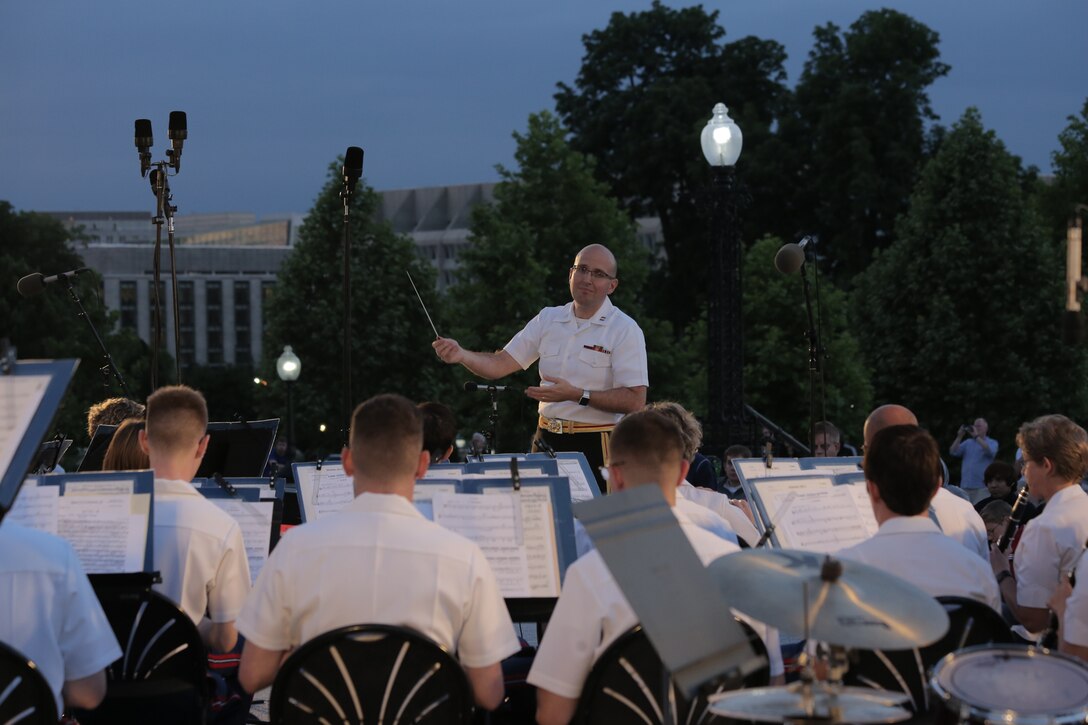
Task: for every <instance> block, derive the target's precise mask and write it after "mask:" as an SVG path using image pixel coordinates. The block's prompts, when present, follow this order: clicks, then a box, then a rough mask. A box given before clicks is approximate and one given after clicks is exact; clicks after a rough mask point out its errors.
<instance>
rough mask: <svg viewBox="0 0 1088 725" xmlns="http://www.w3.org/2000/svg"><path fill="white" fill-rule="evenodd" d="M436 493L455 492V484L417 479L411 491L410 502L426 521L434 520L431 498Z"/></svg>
mask: <svg viewBox="0 0 1088 725" xmlns="http://www.w3.org/2000/svg"><path fill="white" fill-rule="evenodd" d="M436 493H457V486H456V485H454V484H452V483H434V484H430V483H423V482H420V481H417V482H416V486H415V489H414V490H413V492H412V504H413V505H414V506H415V507H416V510H417V511H419V512H420V513H421V514H423V516H424V518H426V519H427V520H428V521H434V504H433V501H432V499H433V498H434V495H435V494H436Z"/></svg>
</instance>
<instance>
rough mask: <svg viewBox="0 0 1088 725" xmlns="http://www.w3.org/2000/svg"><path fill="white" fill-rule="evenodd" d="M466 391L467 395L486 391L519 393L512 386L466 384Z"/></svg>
mask: <svg viewBox="0 0 1088 725" xmlns="http://www.w3.org/2000/svg"><path fill="white" fill-rule="evenodd" d="M464 390H465V392H467V393H475V392H476V391H477V390H486V391H487V392H489V393H502V392H504V391H507V390H511V391H513V392H515V393H516V392H519V389H518V388H515V387H512V386H510V385H479V384H477V383H465V384H464Z"/></svg>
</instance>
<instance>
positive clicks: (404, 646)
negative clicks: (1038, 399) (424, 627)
mask: <svg viewBox="0 0 1088 725" xmlns="http://www.w3.org/2000/svg"><path fill="white" fill-rule="evenodd" d="M472 714H473V697H472V688H471V686H470V685H469V682H468V677H467V676H466V675H465V672H464V670H463V669H461V665H460V664H459V663H458V662H457V660H456V659H454V657H453V656H452V655H451V654H450V653H449V652H447V651H446V650H445V649H443V648H442V647H440V646H439V645H437V644H435V643H434V642H433V641H432V640H430V639H428V638H427V637H425V636H423V635H422V634H419V633H418V632H416V631H414V630H411V629H408V628H406V627H393V626H389V625H380V624H354V625H351V626H348V627H341V628H340V629H334V630H333V631H331V632H326V633H325V634H322V635H321V636H319V637H315V638H314V639H312V640H310V641H309V642H306V643H305V644H303V645H302V646H301V647H299V648H298V649H297V650H295V652H293V653H292V654H291V656H290V657H288V658H287V661H286V662H284V663H283V666H282V667H280V670H279V672H278V673H277V674H276V680H275V682H273V683H272V695H271V697H270V699H269V715H270V720H271V722H273V723H292V725H293V724H295V723H322V722H331V723H338V724H340V723H360V724H361V723H366V724H367V725H379V724H380V725H384V724H385V723H394V722H401V723H469V722H471V721H472Z"/></svg>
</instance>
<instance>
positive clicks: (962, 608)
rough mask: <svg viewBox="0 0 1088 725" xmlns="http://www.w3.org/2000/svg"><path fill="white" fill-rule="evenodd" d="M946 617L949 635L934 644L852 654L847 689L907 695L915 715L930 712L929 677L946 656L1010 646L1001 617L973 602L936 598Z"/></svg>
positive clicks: (949, 597) (965, 599)
mask: <svg viewBox="0 0 1088 725" xmlns="http://www.w3.org/2000/svg"><path fill="white" fill-rule="evenodd" d="M937 601H938V602H940V603H941V604H942V605H943V606H944V609H945V611H946V612H947V613H948V622H949V626H948V632H946V633H945V635H944V637H942V638H941V639H939V640H937V641H936V642H934V643H933V644H931V645H929V646H927V647H922V648H920V649H907V650H855V651H853V652H851V654H850V658H851V660H850V671H849V672H848V673H847V675H846V677H845V678H844V682H845V683H846V684H848V685H856V686H860V687H876V688H880V689H883V690H894V691H897V692H906V693H908V694H909V695H910V696H911V702H910V703H909V704H910V705H911V706H912V708H913V709H914V711H915V712H916V713H924V712H928V711H929V688H928V686H927V683H928V673H929V671H930V670H931V669H932V668H933V666H934V665H935V664H937V662H939V661H940V660H941V658H943V657H944V656H945V655H947V654H949V653H952V652H956V651H958V650H961V649H963V648H964V647H970V646H971V645H976V644H989V643H1004V642H1012V641H1013V636H1012V632H1011V631H1010V630H1009V625H1008V624H1007V623H1006V622H1005V620H1004V619H1003V618H1002V617H1001V615H1000V614H998V613H997V612H995V611H994V610H993V609H991V608H990V606H989V605H987V604H983V603H982V602H979V601H977V600H975V599H968V598H967V597H951V596H948V597H937Z"/></svg>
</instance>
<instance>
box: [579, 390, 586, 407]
mask: <svg viewBox="0 0 1088 725" xmlns="http://www.w3.org/2000/svg"><path fill="white" fill-rule="evenodd" d="M578 405H589V391H588V390H582V398H581V400H579V401H578Z"/></svg>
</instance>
